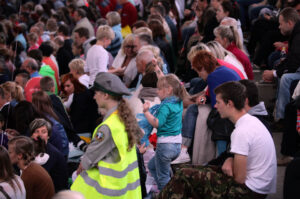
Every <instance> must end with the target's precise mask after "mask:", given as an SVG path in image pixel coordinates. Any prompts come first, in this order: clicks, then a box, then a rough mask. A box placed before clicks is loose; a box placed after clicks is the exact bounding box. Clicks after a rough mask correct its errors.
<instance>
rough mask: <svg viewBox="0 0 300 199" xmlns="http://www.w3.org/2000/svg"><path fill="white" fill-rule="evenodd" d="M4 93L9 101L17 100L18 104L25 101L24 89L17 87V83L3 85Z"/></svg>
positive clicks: (10, 82) (9, 82)
mask: <svg viewBox="0 0 300 199" xmlns="http://www.w3.org/2000/svg"><path fill="white" fill-rule="evenodd" d="M1 87H2V89H3V91H4V95H5V98H6V99H7V100H9V101H10V100H12V99H15V100H16V101H17V102H20V101H23V100H24V99H25V97H24V94H23V88H22V87H21V86H19V85H17V84H16V83H15V82H12V81H8V82H5V83H3V84H1Z"/></svg>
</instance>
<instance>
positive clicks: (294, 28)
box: [262, 8, 300, 121]
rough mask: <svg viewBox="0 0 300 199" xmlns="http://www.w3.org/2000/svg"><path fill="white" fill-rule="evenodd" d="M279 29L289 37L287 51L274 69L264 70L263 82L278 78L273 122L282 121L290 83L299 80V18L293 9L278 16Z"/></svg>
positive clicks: (287, 9)
mask: <svg viewBox="0 0 300 199" xmlns="http://www.w3.org/2000/svg"><path fill="white" fill-rule="evenodd" d="M279 24H280V26H279V29H280V31H281V33H282V34H283V35H287V36H289V37H290V38H289V44H288V46H289V51H288V53H287V55H286V59H285V60H284V61H282V62H281V63H280V64H279V65H278V66H277V67H276V69H273V70H265V71H264V73H263V76H262V78H263V80H264V81H267V82H270V81H273V80H274V78H276V77H278V78H280V83H279V89H278V94H277V101H276V110H275V121H279V120H282V119H284V112H285V106H286V105H287V104H288V103H289V102H290V98H291V93H290V86H291V83H292V81H294V80H300V72H299V66H300V49H299V45H298V44H299V43H300V42H299V41H300V40H299V39H300V32H298V31H299V30H300V16H299V14H298V12H297V11H296V10H295V9H294V8H285V9H283V10H282V11H281V12H280V15H279Z"/></svg>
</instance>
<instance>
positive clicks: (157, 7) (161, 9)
mask: <svg viewBox="0 0 300 199" xmlns="http://www.w3.org/2000/svg"><path fill="white" fill-rule="evenodd" d="M152 8H154V9H155V10H156V11H157V12H158V13H159V14H160V15H161V16H162V17H164V16H165V15H166V9H165V7H164V6H162V5H159V4H156V5H153V6H152Z"/></svg>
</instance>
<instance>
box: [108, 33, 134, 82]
mask: <svg viewBox="0 0 300 199" xmlns="http://www.w3.org/2000/svg"><path fill="white" fill-rule="evenodd" d="M134 40H135V36H134V35H133V34H129V35H127V36H126V38H125V39H124V41H123V43H122V47H121V49H120V50H119V52H118V54H117V56H116V58H115V60H114V62H113V64H112V67H113V68H114V69H122V70H119V71H118V72H114V74H116V75H118V76H120V77H122V79H123V82H124V83H125V85H126V86H127V87H129V88H131V87H135V86H134V85H131V83H132V82H133V80H134V79H135V77H136V75H137V68H136V61H135V57H136V55H137V46H136V45H135V44H134Z"/></svg>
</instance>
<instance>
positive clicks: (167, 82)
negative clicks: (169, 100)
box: [157, 74, 188, 100]
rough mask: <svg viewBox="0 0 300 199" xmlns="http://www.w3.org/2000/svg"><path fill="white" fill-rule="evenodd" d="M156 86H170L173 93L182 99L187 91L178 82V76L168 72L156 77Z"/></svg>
mask: <svg viewBox="0 0 300 199" xmlns="http://www.w3.org/2000/svg"><path fill="white" fill-rule="evenodd" d="M157 87H160V88H168V87H171V88H172V92H173V95H174V96H176V97H178V98H179V99H180V100H184V99H185V98H186V97H187V96H188V93H187V91H186V89H185V88H184V86H183V84H182V83H181V82H180V80H179V78H178V77H177V76H176V75H174V74H168V75H165V76H163V77H161V78H159V79H158V82H157Z"/></svg>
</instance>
